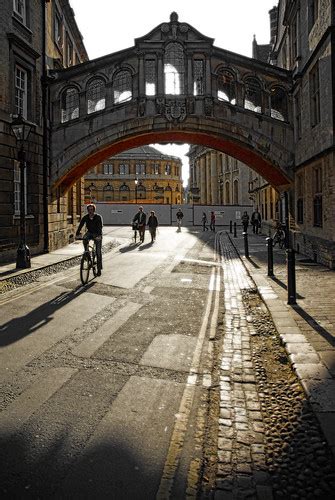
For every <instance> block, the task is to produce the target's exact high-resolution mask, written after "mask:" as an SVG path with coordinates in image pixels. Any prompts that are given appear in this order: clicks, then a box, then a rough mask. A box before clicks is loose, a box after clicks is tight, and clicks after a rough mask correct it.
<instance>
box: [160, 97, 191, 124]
mask: <svg viewBox="0 0 335 500" xmlns="http://www.w3.org/2000/svg"><path fill="white" fill-rule="evenodd" d="M165 116H166V118H167V120H169V122H182V121H184V120H185V118H186V101H185V100H177V99H167V100H166V101H165Z"/></svg>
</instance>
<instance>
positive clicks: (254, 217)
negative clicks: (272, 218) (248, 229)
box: [251, 208, 262, 234]
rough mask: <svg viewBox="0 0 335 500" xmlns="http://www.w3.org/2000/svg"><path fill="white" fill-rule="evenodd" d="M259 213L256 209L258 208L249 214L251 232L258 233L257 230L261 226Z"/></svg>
mask: <svg viewBox="0 0 335 500" xmlns="http://www.w3.org/2000/svg"><path fill="white" fill-rule="evenodd" d="M261 222H262V219H261V214H260V213H259V211H258V208H256V210H255V211H254V212H253V213H252V214H251V224H252V232H253V233H255V234H258V231H259V230H260V228H261Z"/></svg>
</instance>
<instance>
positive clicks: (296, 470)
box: [201, 240, 335, 500]
mask: <svg viewBox="0 0 335 500" xmlns="http://www.w3.org/2000/svg"><path fill="white" fill-rule="evenodd" d="M221 252H222V255H223V260H224V262H223V270H224V294H225V313H224V315H223V328H222V330H223V331H222V333H223V335H222V336H221V338H219V337H218V338H216V339H215V343H216V344H217V348H216V352H217V353H221V354H220V357H219V358H218V359H217V364H216V366H215V367H214V371H215V372H216V373H213V380H216V381H217V384H216V383H214V384H213V387H212V389H211V391H210V397H209V399H210V403H211V411H210V413H209V419H208V428H209V429H212V436H211V438H212V441H213V432H214V433H215V434H216V444H217V449H218V451H217V452H215V455H216V456H215V455H214V456H213V449H214V447H213V446H211V447H208V446H207V447H206V445H205V461H204V464H203V473H202V492H201V498H215V499H225V500H230V499H244V498H248V499H264V500H271V499H280V498H287V499H292V500H294V499H311V500H312V499H322V500H323V499H330V498H333V493H334V488H335V469H334V457H333V456H332V454H331V451H330V449H329V447H328V445H327V443H326V441H325V439H324V436H323V434H322V431H321V429H320V427H319V424H318V421H317V419H316V417H315V416H314V414H313V411H312V409H311V406H310V404H309V402H308V400H307V399H306V396H305V394H304V391H303V389H302V387H301V384H300V382H299V380H298V378H297V376H296V374H295V373H294V371H293V370H292V368H291V365H290V363H289V360H288V357H287V354H286V351H285V349H284V347H283V345H282V344H281V341H280V337H279V335H278V333H277V331H276V329H275V326H274V324H273V321H272V318H271V316H270V314H269V312H268V311H267V309H266V307H265V305H264V303H263V302H262V300H261V299H260V297H259V295H258V292H257V290H256V289H255V286H254V284H253V282H252V281H251V279H250V278H249V277H248V275H247V272H246V270H245V269H244V267H243V264H242V262H241V260H240V259H239V257H238V255H237V254H236V252H235V250H234V249H233V247H232V246H231V245H230V244H226V241H225V240H223V242H221ZM206 439H208V436H207V437H206ZM207 442H210V440H208V441H207Z"/></svg>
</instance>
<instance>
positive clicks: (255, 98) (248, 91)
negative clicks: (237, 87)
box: [244, 77, 262, 113]
mask: <svg viewBox="0 0 335 500" xmlns="http://www.w3.org/2000/svg"><path fill="white" fill-rule="evenodd" d="M244 83H245V89H244V107H245V109H250V111H254V112H255V113H261V112H262V89H261V84H260V83H259V81H258V80H257V78H253V77H248V78H246V79H245V82H244Z"/></svg>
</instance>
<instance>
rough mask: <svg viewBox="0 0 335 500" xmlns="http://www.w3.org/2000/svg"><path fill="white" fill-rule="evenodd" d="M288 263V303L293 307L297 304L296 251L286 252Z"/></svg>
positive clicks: (290, 249)
mask: <svg viewBox="0 0 335 500" xmlns="http://www.w3.org/2000/svg"><path fill="white" fill-rule="evenodd" d="M286 261H287V303H288V304H289V305H293V304H296V303H297V294H296V286H295V251H294V250H293V248H288V249H287V250H286Z"/></svg>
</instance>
